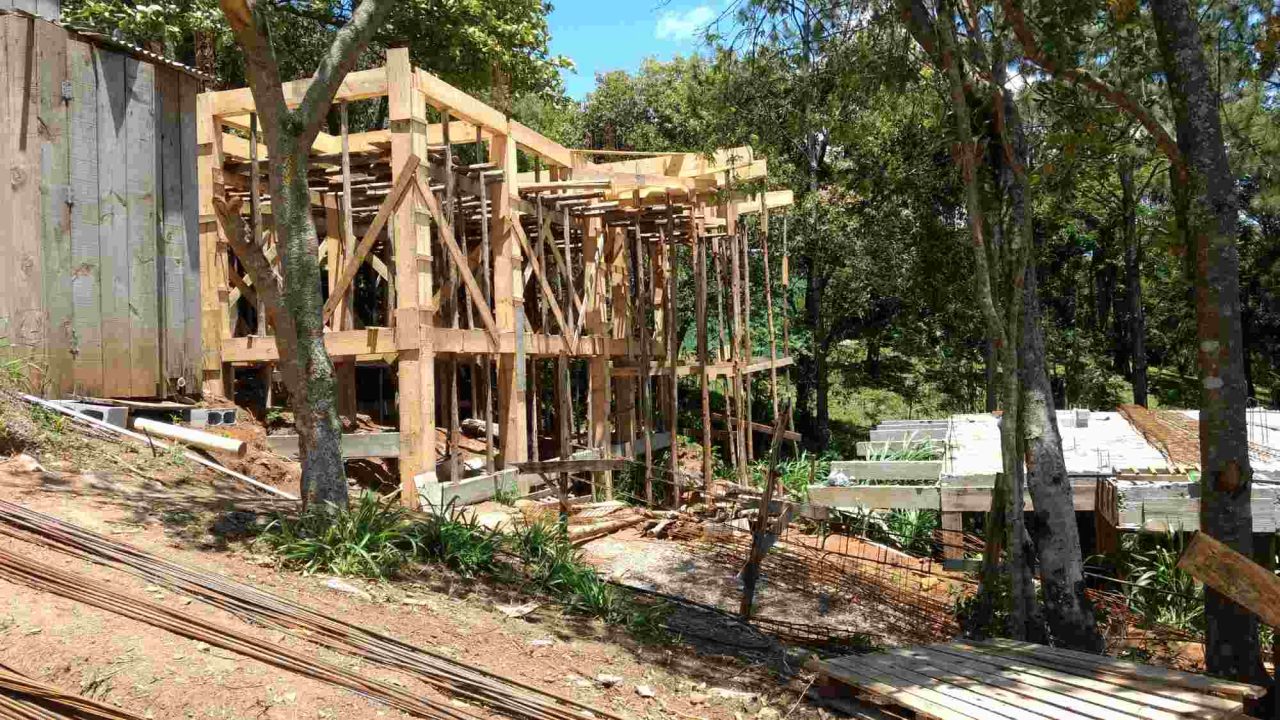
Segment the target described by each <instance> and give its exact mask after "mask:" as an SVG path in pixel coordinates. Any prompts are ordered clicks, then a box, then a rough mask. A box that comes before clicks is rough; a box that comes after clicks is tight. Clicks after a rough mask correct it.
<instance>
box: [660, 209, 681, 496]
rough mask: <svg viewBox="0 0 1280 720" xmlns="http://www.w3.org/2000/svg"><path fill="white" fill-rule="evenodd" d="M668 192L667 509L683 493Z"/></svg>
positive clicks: (665, 309)
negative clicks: (669, 475) (668, 462)
mask: <svg viewBox="0 0 1280 720" xmlns="http://www.w3.org/2000/svg"><path fill="white" fill-rule="evenodd" d="M671 203H672V199H671V193H667V227H666V230H665V232H663V233H662V238H663V241H664V246H665V247H664V251H663V253H662V254H663V258H664V262H665V264H666V269H667V271H666V293H665V294H664V295H665V298H664V299H665V302H664V303H663V315H665V316H666V331H667V333H666V346H667V371H668V372H669V373H670V375H668V376H667V383H668V384H667V386H666V389H667V391H668V392H669V393H670V395H668V397H667V408H666V409H667V432H669V433H671V449H670V451H669V455H670V459H671V467H670V471H671V490H672V492H671V507H673V508H679V507H680V503H681V502H682V500H683V498H682V496H683V494H684V482H683V479H682V478H681V475H680V431H679V427H678V425H679V420H680V377H679V373H678V371H677V367H676V366H677V365H678V364H679V362H680V346H679V342H680V341H679V338H677V337H676V240H675V234H676V220H675V211H674V210H673V209H672V207H671Z"/></svg>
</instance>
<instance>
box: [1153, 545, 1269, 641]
mask: <svg viewBox="0 0 1280 720" xmlns="http://www.w3.org/2000/svg"><path fill="white" fill-rule="evenodd" d="M1178 569H1179V570H1182V571H1183V572H1186V573H1187V574H1188V575H1190V576H1191V577H1193V578H1195V579H1197V580H1199V581H1200V582H1202V583H1204V584H1205V585H1207V586H1208V587H1210V588H1212V589H1213V590H1215V591H1217V592H1218V593H1220V594H1221V595H1222V596H1224V597H1226V598H1228V599H1230V600H1231V601H1232V602H1234V603H1236V604H1237V605H1239V606H1240V607H1242V608H1244V609H1246V610H1248V611H1249V612H1251V613H1253V614H1254V615H1257V616H1258V618H1259V619H1260V620H1262V622H1264V623H1266V624H1268V625H1270V626H1271V627H1273V628H1275V627H1280V576H1277V575H1276V574H1275V573H1273V572H1271V571H1270V570H1268V569H1266V568H1264V567H1262V566H1261V565H1259V564H1258V563H1255V562H1254V561H1253V560H1251V559H1249V558H1248V557H1246V556H1244V555H1242V554H1240V553H1238V552H1236V551H1235V550H1232V549H1231V548H1230V547H1228V546H1227V545H1226V544H1225V543H1223V542H1222V541H1220V540H1217V539H1215V538H1213V537H1211V536H1210V535H1209V534H1207V533H1203V532H1198V533H1196V534H1195V535H1193V536H1191V542H1189V543H1187V547H1186V549H1185V550H1183V551H1182V557H1180V558H1178Z"/></svg>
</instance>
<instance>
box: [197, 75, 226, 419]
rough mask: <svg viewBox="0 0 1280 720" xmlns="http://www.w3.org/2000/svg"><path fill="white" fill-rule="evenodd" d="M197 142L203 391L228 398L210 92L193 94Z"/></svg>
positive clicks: (218, 157) (217, 140) (219, 187)
mask: <svg viewBox="0 0 1280 720" xmlns="http://www.w3.org/2000/svg"><path fill="white" fill-rule="evenodd" d="M196 143H197V144H198V145H199V146H200V155H199V158H198V160H197V164H198V172H199V174H200V177H199V185H200V260H201V262H200V268H201V272H200V307H201V312H200V327H201V330H200V337H201V344H202V346H203V355H204V360H203V363H202V369H203V376H204V377H203V379H202V384H201V392H202V393H203V394H204V395H206V396H216V397H226V398H229V399H231V398H230V396H231V395H232V394H234V390H235V378H234V375H233V371H232V369H231V364H230V363H223V362H222V343H223V341H225V340H230V339H231V335H230V324H229V322H228V320H227V317H228V315H227V313H228V311H229V309H228V297H229V295H230V289H229V288H228V286H227V284H228V276H227V270H228V267H227V262H228V252H229V251H228V249H227V244H226V241H225V240H224V239H223V238H222V237H221V236H220V234H219V232H218V218H217V215H215V214H214V210H213V199H214V198H215V197H223V181H222V173H223V169H222V163H223V155H222V127H221V125H220V124H219V123H218V119H217V118H215V117H214V116H213V99H212V97H211V96H209V95H199V96H197V98H196Z"/></svg>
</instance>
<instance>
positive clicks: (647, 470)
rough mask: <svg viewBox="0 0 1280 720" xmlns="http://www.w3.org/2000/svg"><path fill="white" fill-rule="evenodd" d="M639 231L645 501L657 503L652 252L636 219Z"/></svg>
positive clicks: (636, 242)
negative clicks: (641, 233) (651, 326)
mask: <svg viewBox="0 0 1280 720" xmlns="http://www.w3.org/2000/svg"><path fill="white" fill-rule="evenodd" d="M631 228H632V230H633V231H634V233H635V240H634V241H633V243H632V245H631V247H632V248H633V251H634V252H635V261H634V263H633V264H634V265H635V268H636V293H637V295H638V296H639V300H640V303H639V304H640V308H639V312H638V313H637V314H638V315H639V316H640V322H639V323H638V327H637V331H638V333H639V340H640V367H641V368H642V371H641V373H640V377H639V378H638V379H639V382H638V387H639V389H640V393H639V394H640V412H641V415H640V417H641V421H640V422H641V428H640V437H642V438H643V439H644V501H645V504H647V505H650V506H652V505H653V401H652V398H651V395H652V392H651V390H652V387H653V385H652V378H653V376H652V375H651V374H650V373H651V371H650V370H649V367H650V365H649V363H650V350H649V346H650V341H651V336H650V334H649V323H650V322H651V320H652V311H651V310H650V309H649V305H650V302H651V300H652V299H653V288H652V287H651V283H650V282H649V278H650V274H649V273H648V272H647V271H646V269H645V265H646V264H647V263H648V259H649V252H648V250H647V249H646V248H645V247H644V241H643V240H641V238H640V224H639V222H638V221H637V222H633V223H632V225H631Z"/></svg>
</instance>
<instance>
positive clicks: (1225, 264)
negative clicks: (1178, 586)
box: [1151, 0, 1266, 681]
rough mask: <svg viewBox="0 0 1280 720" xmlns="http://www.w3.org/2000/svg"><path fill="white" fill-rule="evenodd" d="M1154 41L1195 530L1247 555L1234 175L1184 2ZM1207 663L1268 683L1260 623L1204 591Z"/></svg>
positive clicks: (1154, 9)
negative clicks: (1177, 207) (1185, 305)
mask: <svg viewBox="0 0 1280 720" xmlns="http://www.w3.org/2000/svg"><path fill="white" fill-rule="evenodd" d="M1151 13H1152V17H1153V19H1154V20H1155V28H1156V40H1157V43H1158V45H1159V47H1160V56H1161V60H1162V63H1163V65H1164V69H1165V72H1166V73H1167V74H1168V77H1169V84H1168V89H1169V95H1170V98H1171V99H1172V101H1173V110H1174V122H1175V126H1176V129H1177V145H1178V151H1179V152H1180V153H1181V161H1182V162H1181V163H1180V164H1179V171H1180V172H1179V173H1178V176H1177V177H1178V178H1179V180H1180V184H1182V185H1183V186H1184V195H1183V197H1184V198H1185V201H1186V213H1185V217H1186V221H1185V223H1184V226H1183V227H1181V228H1179V229H1180V230H1181V232H1182V234H1183V236H1184V238H1185V240H1186V242H1187V248H1188V250H1189V251H1190V253H1191V254H1192V256H1193V258H1194V261H1193V262H1194V265H1195V305H1196V327H1197V338H1198V339H1199V341H1200V346H1199V348H1198V350H1199V352H1198V361H1199V366H1200V381H1201V391H1200V465H1201V477H1200V484H1201V503H1200V528H1201V529H1202V530H1204V531H1205V532H1207V533H1209V534H1210V535H1211V536H1213V537H1214V538H1217V539H1218V540H1221V541H1222V542H1224V543H1226V544H1227V545H1228V546H1230V547H1231V548H1232V549H1234V550H1236V551H1238V552H1240V553H1241V554H1243V555H1245V556H1250V555H1252V551H1253V513H1252V510H1251V508H1250V506H1249V502H1250V495H1251V489H1250V486H1251V484H1252V483H1251V481H1252V475H1253V473H1252V469H1251V468H1250V465H1249V442H1248V440H1249V436H1248V427H1247V425H1246V422H1245V404H1246V399H1247V392H1246V387H1245V373H1244V351H1243V348H1244V342H1243V328H1242V326H1241V318H1240V312H1241V307H1240V255H1239V250H1238V248H1237V246H1236V235H1237V227H1236V222H1237V217H1236V216H1237V203H1236V195H1235V178H1234V177H1233V176H1232V175H1231V169H1230V166H1229V164H1228V162H1227V150H1226V144H1225V143H1224V141H1223V135H1222V121H1221V118H1220V116H1219V109H1218V91H1217V89H1216V88H1215V86H1214V84H1213V80H1212V76H1211V75H1210V70H1209V67H1208V65H1207V63H1206V61H1205V56H1204V49H1203V47H1202V40H1201V38H1200V27H1199V23H1198V22H1197V20H1196V18H1195V16H1194V15H1193V14H1192V8H1191V7H1190V5H1189V4H1188V2H1187V0H1153V1H1152V3H1151ZM1205 665H1206V667H1207V669H1208V670H1209V672H1211V673H1213V674H1215V675H1221V676H1224V677H1233V678H1239V679H1242V680H1254V681H1260V680H1264V679H1265V678H1266V674H1265V672H1264V671H1263V667H1262V655H1261V649H1260V647H1259V643H1258V622H1257V619H1256V618H1254V616H1253V615H1251V614H1250V613H1249V612H1248V611H1247V610H1245V609H1243V608H1241V607H1239V606H1238V605H1236V604H1235V603H1232V602H1231V601H1230V600H1228V599H1227V598H1226V597H1224V596H1222V595H1220V594H1219V593H1217V592H1215V591H1213V590H1211V589H1206V590H1205Z"/></svg>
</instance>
